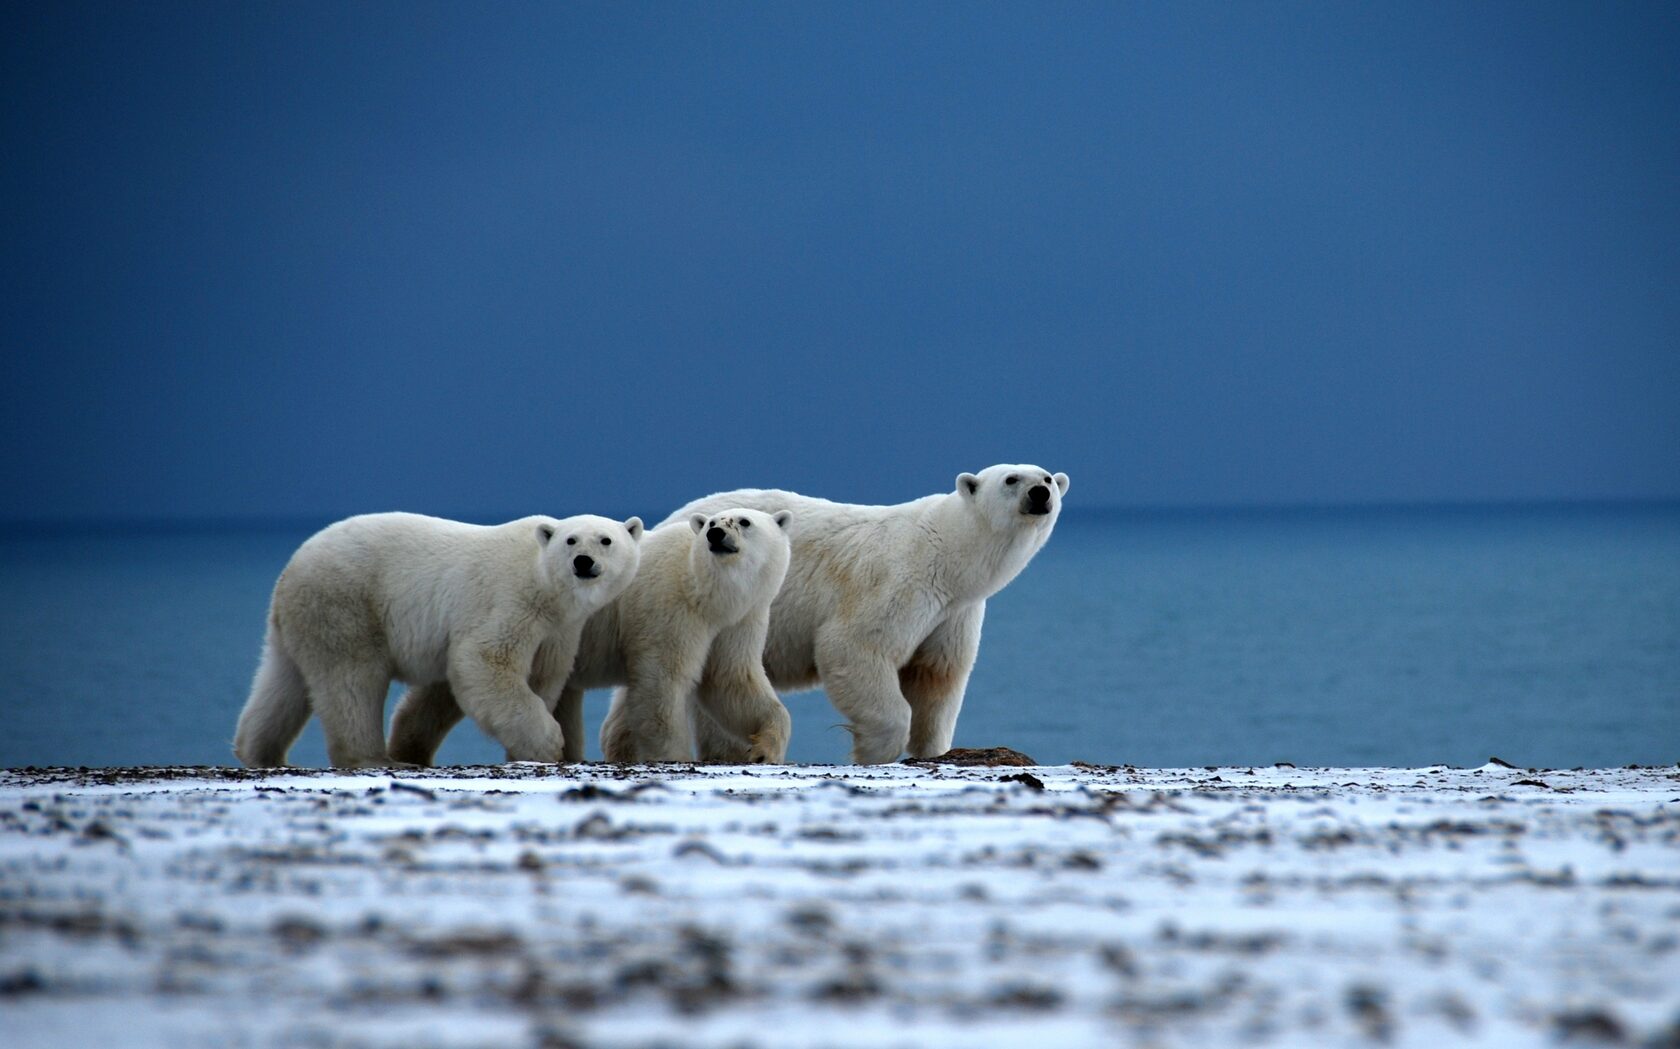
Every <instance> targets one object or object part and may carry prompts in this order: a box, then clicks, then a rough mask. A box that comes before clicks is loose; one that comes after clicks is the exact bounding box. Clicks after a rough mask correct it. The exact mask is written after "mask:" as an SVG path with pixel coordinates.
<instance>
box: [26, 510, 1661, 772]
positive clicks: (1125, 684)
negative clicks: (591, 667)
mask: <svg viewBox="0 0 1680 1049" xmlns="http://www.w3.org/2000/svg"><path fill="white" fill-rule="evenodd" d="M312 530H313V529H312V527H309V526H302V525H293V526H280V525H276V526H273V527H265V528H252V527H239V528H231V527H208V526H204V527H182V528H162V527H150V528H148V527H140V528H135V527H133V526H119V527H112V526H110V525H100V526H98V527H93V526H76V527H70V528H63V529H47V528H30V529H14V530H12V531H10V532H8V533H5V534H3V535H0V673H3V680H4V682H5V689H6V693H5V696H4V699H3V702H4V728H3V729H0V766H11V767H15V766H24V765H49V764H51V765H88V766H100V765H138V764H228V763H231V761H232V756H231V753H230V750H229V741H230V739H231V737H232V733H233V725H234V721H235V719H236V718H237V716H238V714H239V709H240V707H241V705H242V704H243V703H244V700H245V694H246V690H247V688H248V687H249V684H250V678H251V674H252V672H253V671H254V670H255V668H256V662H257V654H258V649H259V646H260V642H261V638H262V627H263V618H264V611H265V608H266V605H267V600H268V594H269V590H270V588H271V586H272V585H273V581H274V578H275V576H276V575H277V574H278V573H279V571H280V569H281V567H282V566H283V565H284V564H285V561H286V558H287V557H288V556H289V555H290V553H291V551H292V550H293V549H294V548H295V547H296V546H297V544H298V543H299V542H301V541H302V540H303V539H304V538H305V537H306V536H307V535H308V534H309V532H310V531H312ZM606 705H607V693H605V692H596V693H591V694H590V697H589V700H588V703H587V711H588V730H589V733H590V740H589V752H590V754H591V755H592V756H594V755H598V753H599V747H598V745H597V743H596V740H595V734H596V733H597V731H598V729H599V726H600V721H601V718H602V717H603V716H604V715H605V710H606ZM788 706H789V709H790V710H791V711H792V714H793V722H794V741H793V747H792V749H791V752H790V757H791V758H792V759H794V760H799V761H811V762H841V761H844V760H845V756H846V752H847V737H846V734H845V732H844V731H843V730H841V729H840V728H839V727H838V726H839V723H840V722H841V720H842V719H841V718H840V716H839V715H838V713H837V712H835V711H834V709H833V708H832V707H830V706H829V705H828V703H827V702H826V700H824V699H823V697H822V696H821V695H820V694H816V693H810V694H801V695H795V696H790V697H788ZM957 745H959V746H976V747H985V746H1010V747H1014V748H1016V749H1017V750H1021V751H1025V752H1026V753H1028V754H1030V755H1032V756H1033V757H1034V758H1036V759H1038V760H1039V761H1040V762H1042V763H1046V764H1054V763H1061V762H1065V761H1069V760H1072V759H1083V760H1086V761H1093V762H1106V763H1132V764H1137V765H1154V766H1173V765H1214V764H1219V765H1233V764H1234V765H1254V764H1270V763H1272V762H1277V761H1290V762H1294V763H1296V764H1297V765H1308V764H1313V765H1358V766H1369V765H1388V766H1416V765H1427V764H1434V763H1446V764H1453V765H1475V764H1480V763H1482V762H1484V761H1485V760H1486V759H1487V758H1488V757H1489V756H1493V755H1497V756H1499V757H1501V758H1504V759H1505V760H1508V761H1512V762H1515V763H1518V764H1523V765H1534V766H1541V767H1560V768H1567V767H1574V766H1588V767H1595V766H1614V765H1623V764H1629V763H1639V764H1667V763H1672V762H1675V761H1677V760H1680V506H1673V505H1661V506H1649V505H1646V506H1571V507H1501V508H1494V509H1461V508H1449V509H1438V508H1437V509H1424V508H1417V509H1392V508H1379V509H1357V510H1334V511H1328V510H1326V511H1305V510H1303V511H1264V512H1262V511H1229V512H1131V511H1127V512H1105V511H1093V510H1080V509H1078V508H1070V509H1069V510H1068V511H1066V512H1065V513H1064V515H1063V517H1062V520H1061V522H1060V523H1059V524H1058V526H1057V530H1056V534H1055V536H1054V537H1053V538H1052V539H1051V541H1050V544H1049V545H1048V546H1047V547H1046V548H1045V550H1044V551H1043V552H1042V553H1040V554H1039V556H1038V558H1037V559H1036V560H1035V561H1034V562H1033V563H1032V564H1031V565H1030V566H1029V567H1028V568H1027V570H1026V571H1025V572H1024V573H1022V575H1021V576H1020V578H1018V579H1017V580H1016V581H1015V582H1014V583H1013V584H1011V585H1010V586H1009V587H1008V588H1007V589H1006V590H1004V591H1003V592H1002V593H1001V594H999V595H998V596H996V597H995V598H993V599H992V601H991V602H990V604H989V607H988V612H987V619H986V628H985V636H984V640H983V643H982V645H981V652H980V661H979V663H978V665H977V667H976V669H975V672H974V676H973V678H972V680H971V682H970V685H969V689H968V697H967V701H966V704H965V706H964V710H963V714H962V718H961V720H960V721H959V723H958V728H957ZM501 756H502V755H501V750H500V748H499V747H497V746H496V745H495V744H493V743H492V742H491V741H490V740H488V739H487V738H486V737H484V736H483V735H482V734H480V733H479V731H478V730H477V729H476V728H475V727H474V726H472V725H471V724H470V723H463V724H462V725H461V727H459V728H458V729H456V730H455V732H454V733H453V734H452V735H451V736H450V738H449V740H448V741H447V742H446V743H445V745H444V748H443V751H442V753H441V755H440V760H441V761H443V762H445V763H450V764H477V763H488V762H495V761H499V760H501ZM292 760H293V761H294V762H295V763H298V764H306V765H321V764H325V748H324V746H323V743H322V740H321V734H320V730H319V728H318V726H316V725H314V724H313V723H312V724H311V726H310V728H309V730H308V731H307V732H306V733H305V735H304V737H303V739H302V740H301V741H300V742H299V745H298V746H297V747H296V748H295V749H294V751H293V755H292Z"/></svg>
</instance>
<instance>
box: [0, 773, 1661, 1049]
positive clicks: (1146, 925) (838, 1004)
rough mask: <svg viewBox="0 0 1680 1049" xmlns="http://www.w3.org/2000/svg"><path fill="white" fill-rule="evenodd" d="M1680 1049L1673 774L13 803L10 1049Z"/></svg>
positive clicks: (533, 779)
mask: <svg viewBox="0 0 1680 1049" xmlns="http://www.w3.org/2000/svg"><path fill="white" fill-rule="evenodd" d="M1560 1042H1562V1043H1565V1044H1568V1043H1571V1042H1578V1043H1581V1044H1606V1043H1624V1044H1630V1045H1663V1046H1672V1045H1676V1044H1680V775H1677V770H1676V769H1673V768H1661V769H1626V770H1600V771H1577V772H1560V771H1545V772H1542V773H1536V772H1532V771H1526V770H1522V769H1512V768H1507V767H1501V766H1497V765H1491V764H1490V765H1488V766H1486V767H1483V768H1480V769H1448V768H1427V769H1411V770H1392V769H1385V770H1371V769H1295V768H1289V767H1282V768H1256V769H1244V768H1222V769H1210V770H1205V771H1204V770H1182V769H1163V770H1148V769H1145V770H1133V769H1129V768H1127V769H1110V768H1092V767H1084V766H1076V767H1057V768H1031V769H1018V768H954V767H923V766H893V767H881V768H850V767H821V766H792V767H762V766H761V767H754V768H750V769H741V768H721V767H688V766H673V767H667V768H631V769H624V768H613V767H608V766H576V767H567V768H562V769H560V770H558V771H557V770H555V769H553V768H549V767H536V766H505V767H498V768H479V769H465V770H459V769H458V770H440V771H436V772H406V771H405V772H400V773H395V774H365V775H344V774H337V773H328V772H321V773H310V772H306V771H299V772H298V773H296V774H286V775H278V776H270V775H258V774H254V773H246V772H238V771H227V770H214V769H142V770H114V771H108V770H94V771H85V770H84V771H76V770H25V771H14V772H0V1044H4V1045H5V1046H8V1047H12V1049H22V1047H27V1046H69V1045H77V1046H83V1045H110V1046H148V1045H158V1046H170V1047H172V1049H184V1047H189V1046H221V1045H251V1046H264V1045H298V1046H326V1045H355V1046H363V1045H365V1046H392V1047H398V1046H401V1047H417V1046H434V1045H448V1046H521V1045H528V1046H553V1047H559V1046H592V1047H593V1046H602V1047H613V1046H655V1045H657V1046H684V1047H686V1046H695V1047H708V1046H720V1047H723V1046H727V1047H735V1046H763V1047H795V1046H813V1047H815V1046H869V1047H880V1046H898V1045H902V1046H917V1047H922V1046H960V1047H963V1049H973V1047H977V1046H994V1045H995V1046H1044V1047H1067V1046H1114V1045H1122V1046H1123V1045H1139V1046H1153V1045H1161V1046H1195V1047H1202V1046H1217V1045H1251V1044H1271V1045H1364V1044H1373V1043H1379V1044H1388V1045H1396V1046H1430V1047H1436V1046H1442V1045H1458V1044H1485V1045H1501V1046H1505V1045H1545V1046H1552V1045H1557V1044H1559V1043H1560Z"/></svg>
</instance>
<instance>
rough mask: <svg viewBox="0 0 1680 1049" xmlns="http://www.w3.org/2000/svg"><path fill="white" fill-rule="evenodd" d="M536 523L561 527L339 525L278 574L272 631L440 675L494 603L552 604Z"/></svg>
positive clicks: (408, 519)
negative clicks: (452, 647) (452, 650)
mask: <svg viewBox="0 0 1680 1049" xmlns="http://www.w3.org/2000/svg"><path fill="white" fill-rule="evenodd" d="M541 524H548V525H550V526H558V525H559V522H558V521H556V520H555V519H554V518H549V517H542V516H533V517H526V518H521V519H520V520H517V521H511V522H508V523H507V524H501V525H473V524H465V523H463V522H459V521H449V520H445V519H443V518H437V517H427V516H425V515H423V514H408V513H384V514H365V515H362V516H360V517H352V518H349V519H348V520H345V521H340V522H338V523H336V524H334V525H330V526H329V527H327V528H325V529H323V530H322V531H321V532H319V533H317V534H316V535H314V536H312V537H311V538H310V539H308V540H307V541H305V542H304V544H303V545H302V546H301V547H299V548H298V551H297V553H295V554H294V555H293V556H292V559H291V561H290V562H289V563H288V564H287V565H286V568H285V570H284V571H283V572H282V573H281V575H280V579H279V581H278V582H277V583H276V584H275V591H274V595H275V596H274V606H273V607H274V613H273V614H274V617H275V626H276V628H277V629H278V631H279V633H280V635H281V637H282V638H284V639H286V641H287V643H288V644H310V643H320V639H323V638H325V639H331V642H332V643H333V644H334V645H337V646H342V647H343V648H345V649H347V650H352V649H354V650H378V649H384V651H385V653H386V654H387V655H388V656H389V658H390V660H391V662H392V663H393V664H394V666H395V667H396V668H397V669H398V670H399V671H400V673H401V675H402V676H404V677H413V678H415V679H420V680H424V679H432V678H438V677H442V676H443V672H444V667H443V665H442V661H443V660H444V658H445V656H446V653H447V651H448V646H449V641H450V638H451V636H452V635H453V634H457V633H459V632H460V630H461V629H462V628H463V626H464V625H465V624H471V623H475V622H479V621H482V620H483V619H484V618H485V617H486V616H487V615H488V614H489V613H490V610H491V609H492V607H494V606H495V604H496V603H497V602H505V601H528V602H533V603H534V605H535V606H536V607H539V608H540V607H542V606H544V605H545V604H547V603H551V602H552V600H553V597H552V595H551V594H550V592H549V591H550V588H549V587H548V585H547V582H546V580H545V578H544V575H543V571H542V564H541V556H542V551H541V547H540V544H539V542H538V533H537V527H538V525H541Z"/></svg>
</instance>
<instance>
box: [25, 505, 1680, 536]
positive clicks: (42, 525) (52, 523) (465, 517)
mask: <svg viewBox="0 0 1680 1049" xmlns="http://www.w3.org/2000/svg"><path fill="white" fill-rule="evenodd" d="M1613 507H1622V508H1626V509H1640V508H1642V509H1663V508H1680V496H1666V497H1664V496H1655V497H1613V498H1550V499H1517V498H1506V499H1411V500H1405V499H1371V500H1337V501H1326V502H1288V501H1279V502H1210V503H1177V502H1165V503H1099V504H1096V505H1081V504H1075V505H1072V506H1067V507H1064V508H1063V511H1062V512H1063V513H1064V514H1071V515H1073V516H1074V517H1083V516H1085V515H1087V514H1096V515H1115V516H1124V515H1141V516H1147V515H1160V516H1177V515H1189V514H1208V515H1232V516H1238V515H1243V514H1292V513H1301V514H1312V513H1357V512H1382V511H1488V510H1492V511H1499V510H1507V511H1509V510H1571V509H1574V510H1587V509H1608V508H1613ZM360 512H361V513H382V512H388V511H379V510H367V511H360ZM416 512H418V511H416ZM354 516H357V515H356V514H332V513H296V514H190V515H181V516H164V515H153V516H132V515H131V516H122V517H112V516H110V515H102V514H86V515H78V516H69V515H61V516H42V517H10V516H4V517H0V533H17V532H35V531H49V530H53V529H75V528H85V527H87V526H89V525H92V524H94V523H103V524H106V525H122V526H128V527H138V528H145V529H151V530H162V529H181V530H191V529H204V528H248V529H257V528H283V527H289V526H310V525H314V526H319V525H323V524H328V523H331V522H333V521H341V520H344V519H345V518H348V517H354ZM432 516H448V517H450V518H451V519H454V520H462V521H494V522H503V521H514V520H518V519H519V518H521V517H528V516H531V515H530V514H512V515H506V514H485V513H479V512H470V513H462V512H461V511H459V510H454V511H450V512H449V513H448V514H434V515H432ZM605 516H608V517H613V516H618V515H617V514H613V513H608V514H606V515H605ZM626 516H628V515H626ZM650 527H651V523H650Z"/></svg>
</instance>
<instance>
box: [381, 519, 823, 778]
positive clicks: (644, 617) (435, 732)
mask: <svg viewBox="0 0 1680 1049" xmlns="http://www.w3.org/2000/svg"><path fill="white" fill-rule="evenodd" d="M788 517H789V515H788V514H787V513H785V512H783V513H780V514H769V513H762V512H759V511H757V510H746V509H728V510H724V511H721V512H719V513H714V514H711V515H706V514H693V515H690V517H689V518H688V519H686V520H681V521H677V522H674V523H672V524H668V525H666V526H664V527H662V528H656V529H654V530H653V531H651V532H649V533H648V534H647V536H646V537H645V538H644V539H643V540H642V544H641V568H640V570H639V571H638V572H637V574H636V579H635V581H634V582H633V583H631V584H630V586H629V587H628V588H627V589H626V590H625V591H624V593H623V594H622V595H621V596H620V597H619V598H618V599H617V600H616V601H614V602H613V603H612V604H610V605H608V606H607V607H605V608H603V609H602V610H600V611H599V612H596V613H595V614H594V615H593V616H591V617H590V619H589V622H588V623H587V624H586V625H585V627H584V630H583V636H582V638H581V640H580V642H579V645H578V652H577V659H576V660H575V662H574V665H573V667H572V673H571V676H570V677H569V678H568V680H567V681H566V683H565V688H564V690H563V691H562V692H561V693H560V698H559V702H558V704H557V709H556V711H555V715H556V717H558V718H559V722H560V728H561V729H562V735H563V736H564V738H565V757H566V760H568V761H581V760H582V759H583V694H584V691H585V690H586V689H591V688H604V687H606V686H608V685H623V686H627V687H625V688H623V689H621V690H620V691H619V692H618V694H616V695H615V697H614V700H613V707H612V712H611V713H610V714H609V715H608V717H607V722H606V724H605V725H604V726H603V729H602V734H601V746H602V750H603V751H604V752H605V756H606V757H607V759H608V760H610V761H686V760H691V759H692V758H693V756H694V751H693V744H692V743H691V742H690V738H691V737H690V733H689V728H688V717H689V715H688V704H689V697H690V695H691V694H692V693H693V692H694V691H695V690H696V688H697V687H698V685H699V684H700V679H701V674H702V672H703V670H704V668H705V667H706V666H707V656H708V654H709V653H710V652H711V649H712V646H713V642H714V639H715V638H716V637H717V636H718V635H719V633H720V632H723V631H729V632H730V635H731V637H732V638H733V642H734V643H735V644H739V645H742V646H744V647H745V649H747V650H748V652H747V653H746V654H744V655H742V656H740V657H736V658H731V659H728V660H723V661H722V665H723V666H725V667H728V668H739V669H740V673H739V674H738V676H737V677H735V678H732V679H729V680H727V681H721V680H720V681H715V682H711V683H710V686H711V687H710V688H709V689H708V695H709V696H710V698H711V701H712V706H711V717H712V719H713V722H714V723H716V724H717V725H718V726H719V727H718V728H717V729H716V731H717V732H719V733H720V734H722V733H728V734H730V735H731V738H733V739H735V740H737V741H738V742H739V745H740V748H741V751H742V753H741V758H742V759H743V760H748V761H774V762H779V761H781V760H783V758H784V757H785V756H786V753H787V744H788V738H789V734H790V732H791V721H790V719H789V718H788V713H787V708H786V707H784V706H782V702H781V700H780V699H779V698H778V697H777V695H776V690H775V689H774V688H772V687H771V685H770V681H769V679H768V678H766V677H765V675H764V669H763V667H762V665H761V664H760V662H759V654H760V653H761V652H762V651H763V649H764V635H765V631H766V629H767V628H768V625H769V618H770V602H771V600H772V599H773V598H774V597H775V596H776V592H777V591H778V590H779V589H781V585H782V579H783V578H784V577H785V576H786V575H787V568H788V555H789V548H788V540H787V535H786V532H785V531H784V528H785V526H786V524H787V522H788ZM460 717H461V714H460V708H459V707H458V706H456V704H455V700H454V698H453V697H452V696H451V694H450V688H449V685H448V684H447V683H440V684H437V685H433V686H428V687H426V688H416V689H411V690H410V691H409V693H408V694H407V695H405V696H404V697H403V699H402V702H401V703H399V704H398V705H397V712H396V714H395V716H393V717H392V719H391V741H390V747H391V756H392V757H393V758H395V759H397V760H399V761H406V762H413V763H415V764H422V765H423V764H429V763H430V762H431V760H432V756H433V755H434V754H435V753H436V752H437V747H438V744H439V743H440V742H442V740H443V737H444V735H445V733H447V732H448V731H449V729H450V727H451V726H453V725H454V724H455V722H456V721H458V720H459V719H460Z"/></svg>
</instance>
